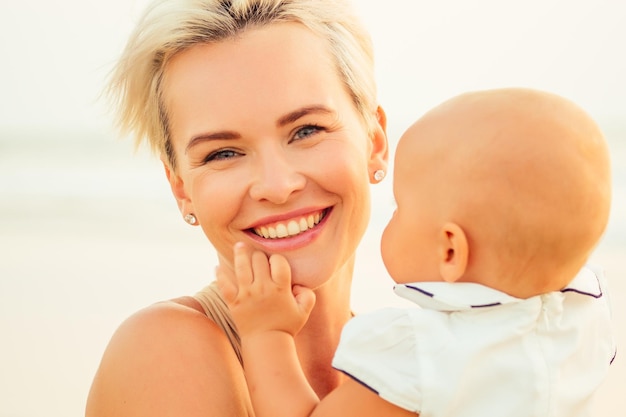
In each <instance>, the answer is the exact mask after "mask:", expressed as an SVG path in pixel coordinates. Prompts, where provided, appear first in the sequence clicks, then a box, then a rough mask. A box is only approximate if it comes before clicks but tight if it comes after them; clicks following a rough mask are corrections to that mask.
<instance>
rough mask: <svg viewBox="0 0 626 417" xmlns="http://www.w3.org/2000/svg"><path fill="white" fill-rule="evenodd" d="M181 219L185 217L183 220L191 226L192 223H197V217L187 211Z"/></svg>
mask: <svg viewBox="0 0 626 417" xmlns="http://www.w3.org/2000/svg"><path fill="white" fill-rule="evenodd" d="M183 219H185V221H186V222H187V223H189V224H190V225H192V226H193V225H194V224H196V223H198V219H196V216H194V215H193V214H191V213H187V214H185V216H184V217H183Z"/></svg>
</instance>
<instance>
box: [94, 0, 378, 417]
mask: <svg viewBox="0 0 626 417" xmlns="http://www.w3.org/2000/svg"><path fill="white" fill-rule="evenodd" d="M111 91H112V93H113V94H114V96H115V97H116V98H117V99H118V104H119V109H120V110H119V114H120V121H121V125H122V127H123V128H125V129H127V130H131V131H133V132H134V133H135V134H136V135H137V137H138V138H139V140H142V138H147V139H148V140H149V141H150V143H151V145H152V147H153V149H154V150H155V151H157V152H159V153H160V154H161V155H162V160H163V164H164V166H165V171H166V174H167V178H168V181H169V183H170V185H171V188H172V192H173V194H174V196H175V198H176V201H177V202H178V206H179V208H180V212H181V214H182V216H183V218H184V219H185V220H186V221H187V222H188V223H189V224H191V225H193V226H200V227H202V229H203V231H204V233H205V235H206V236H207V238H208V239H209V240H210V242H211V243H212V244H213V246H214V247H215V249H216V251H217V253H218V260H219V263H220V265H221V266H222V267H224V269H226V270H230V271H232V269H233V265H232V260H233V255H232V251H233V245H234V243H235V242H238V241H243V242H246V243H248V244H249V245H250V246H251V247H252V248H254V249H257V250H261V251H263V252H266V253H268V254H271V253H281V254H283V255H284V256H285V257H286V258H287V259H288V261H289V263H290V265H291V267H292V269H293V281H294V282H295V283H297V284H300V285H303V286H306V287H309V288H312V289H314V290H315V292H316V296H317V303H316V306H315V308H314V310H313V312H312V313H311V316H310V319H309V320H308V322H307V324H306V325H305V327H304V328H303V329H302V331H301V332H300V334H299V335H298V337H297V339H296V345H297V351H298V355H299V358H300V361H301V363H302V366H303V368H304V370H305V373H306V376H307V379H308V380H309V381H310V383H311V385H312V387H313V388H314V390H315V391H316V393H317V394H318V395H319V396H320V397H323V396H324V395H325V394H326V393H328V392H330V391H331V390H332V389H333V388H335V387H336V386H338V385H339V384H340V383H341V382H342V376H341V375H340V374H339V373H338V372H336V371H334V370H333V369H332V367H331V365H330V363H331V359H332V356H333V353H334V350H335V348H336V346H337V343H338V338H339V334H340V332H341V329H342V327H343V325H344V324H345V323H346V322H347V320H348V319H349V318H350V316H351V312H350V287H351V280H352V273H353V267H354V260H355V251H356V248H357V245H358V243H359V241H360V239H361V237H362V236H363V233H364V231H365V228H366V226H367V224H368V221H369V214H370V195H369V184H370V183H376V182H379V181H380V180H381V179H382V177H383V176H384V175H383V174H384V172H385V170H386V168H387V157H388V150H387V139H386V135H385V124H386V120H385V115H384V112H383V111H382V109H381V108H380V107H378V106H377V103H376V91H375V83H374V79H373V56H372V50H371V43H370V40H369V37H368V35H367V33H366V32H365V31H364V29H363V28H362V27H361V25H360V23H359V22H358V20H357V19H356V18H355V16H354V13H353V11H352V10H351V9H350V8H349V5H348V4H346V3H345V2H344V1H338V0H239V1H237V0H231V1H227V0H219V1H218V0H196V1H192V0H165V1H163V0H161V1H157V2H155V3H154V4H153V5H152V6H150V7H149V9H148V10H147V12H146V14H145V15H144V16H143V18H142V19H141V21H140V22H139V25H138V27H137V28H136V30H135V32H134V34H133V36H132V37H131V39H130V41H129V43H128V45H127V47H126V49H125V52H124V54H123V56H122V58H121V60H120V62H119V64H118V66H117V67H116V69H115V72H114V74H113V79H112V83H111ZM86 414H87V416H90V417H91V416H96V417H97V416H144V415H145V416H148V415H149V416H152V417H158V416H183V415H184V416H186V417H193V416H207V415H215V416H221V417H227V416H237V417H239V416H246V415H253V414H254V413H253V411H252V409H251V406H250V400H249V397H248V393H247V387H246V383H245V379H244V376H243V369H242V364H241V362H240V359H239V356H238V337H237V335H236V330H235V329H234V327H233V325H232V321H231V319H230V317H229V314H228V311H227V309H226V307H225V305H224V303H223V301H222V300H221V299H220V297H219V294H218V293H217V292H216V291H215V289H214V286H209V287H207V288H205V289H204V290H202V291H201V292H200V293H198V294H197V295H196V296H194V297H185V298H181V299H176V300H171V301H167V302H163V303H158V304H155V305H153V306H150V307H148V308H146V309H144V310H142V311H139V312H138V313H136V314H134V315H133V316H131V317H130V318H129V319H128V320H126V321H125V322H124V323H123V324H122V325H121V326H120V327H119V329H118V330H117V331H116V333H115V334H114V335H113V337H112V339H111V342H110V344H109V346H108V347H107V349H106V351H105V353H104V355H103V358H102V362H101V365H100V367H99V369H98V372H97V374H96V376H95V379H94V382H93V385H92V388H91V391H90V394H89V398H88V401H87V413H86Z"/></svg>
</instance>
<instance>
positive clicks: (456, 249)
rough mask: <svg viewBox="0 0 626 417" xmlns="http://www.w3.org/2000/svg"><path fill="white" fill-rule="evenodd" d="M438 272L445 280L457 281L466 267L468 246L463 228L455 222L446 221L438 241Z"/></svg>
mask: <svg viewBox="0 0 626 417" xmlns="http://www.w3.org/2000/svg"><path fill="white" fill-rule="evenodd" d="M439 250H440V252H439V254H440V257H439V273H440V274H441V278H442V279H443V280H444V281H446V282H455V281H458V280H459V279H460V278H461V277H462V276H463V275H464V274H465V271H466V269H467V259H468V257H469V246H468V242H467V237H466V236H465V232H463V229H461V227H460V226H459V225H458V224H456V223H446V224H445V225H444V226H443V228H442V229H441V234H440V242H439Z"/></svg>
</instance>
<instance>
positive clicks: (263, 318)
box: [217, 244, 416, 417]
mask: <svg viewBox="0 0 626 417" xmlns="http://www.w3.org/2000/svg"><path fill="white" fill-rule="evenodd" d="M234 269H235V271H234V272H235V277H232V276H229V271H227V270H226V269H224V268H221V269H218V271H217V278H218V284H219V286H220V289H221V291H222V294H223V296H224V300H225V301H226V303H227V304H228V307H229V308H230V311H231V314H232V316H233V319H234V320H235V324H236V325H237V330H238V332H239V335H240V337H241V344H242V346H241V348H242V357H243V362H244V372H245V375H246V380H247V384H248V390H249V391H250V397H251V399H252V405H253V407H254V410H255V414H256V416H257V417H308V416H313V417H323V416H332V417H335V416H338V415H340V416H343V417H353V416H354V417H356V416H358V417H370V416H371V417H382V416H384V417H416V413H414V412H410V411H407V410H405V409H402V408H400V407H397V406H395V405H393V404H391V403H389V402H387V401H385V400H383V399H382V398H381V397H380V396H378V394H377V393H376V392H374V391H372V390H371V389H369V388H367V387H365V386H364V385H362V384H361V383H359V382H357V381H355V380H354V379H351V378H348V379H347V380H346V382H344V383H343V384H342V385H341V386H339V387H338V388H337V389H336V390H334V391H333V392H331V393H330V394H329V395H328V396H327V397H325V398H324V400H323V401H321V402H320V401H319V398H318V397H317V395H316V394H315V392H314V391H313V389H312V388H311V386H310V385H309V383H308V381H307V379H306V377H305V375H304V372H303V371H302V367H301V365H300V361H299V360H298V355H297V352H296V347H295V343H294V336H295V335H296V334H297V333H298V332H299V331H300V329H301V328H302V326H303V325H304V324H305V323H306V321H307V319H308V316H309V313H310V312H311V309H312V308H313V304H314V303H315V295H314V293H313V292H312V291H311V290H309V289H306V288H303V287H300V286H294V288H293V289H292V287H291V270H290V268H289V264H288V263H287V260H286V259H285V258H284V257H282V256H280V255H272V256H271V257H270V258H269V259H268V258H267V256H266V255H265V254H264V253H262V252H253V251H251V250H250V249H249V248H247V247H245V246H244V245H243V244H236V245H235V249H234Z"/></svg>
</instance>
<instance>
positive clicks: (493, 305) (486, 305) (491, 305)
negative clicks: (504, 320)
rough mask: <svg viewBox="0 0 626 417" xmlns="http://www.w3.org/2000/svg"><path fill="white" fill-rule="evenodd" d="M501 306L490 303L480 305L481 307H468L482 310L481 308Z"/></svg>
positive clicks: (497, 303) (498, 303) (499, 303)
mask: <svg viewBox="0 0 626 417" xmlns="http://www.w3.org/2000/svg"><path fill="white" fill-rule="evenodd" d="M499 305H502V303H501V302H496V303H491V304H481V305H475V306H470V307H472V308H483V307H495V306H499Z"/></svg>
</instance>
